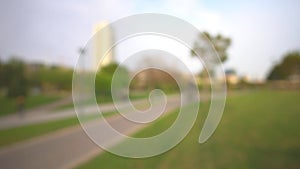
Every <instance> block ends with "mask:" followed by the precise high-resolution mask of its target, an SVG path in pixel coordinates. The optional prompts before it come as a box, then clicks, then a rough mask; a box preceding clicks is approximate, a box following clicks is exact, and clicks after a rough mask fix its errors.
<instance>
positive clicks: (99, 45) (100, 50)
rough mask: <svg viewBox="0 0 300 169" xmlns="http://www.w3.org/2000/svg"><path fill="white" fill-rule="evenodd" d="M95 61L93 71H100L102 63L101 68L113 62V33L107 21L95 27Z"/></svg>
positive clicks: (93, 49) (93, 60)
mask: <svg viewBox="0 0 300 169" xmlns="http://www.w3.org/2000/svg"><path fill="white" fill-rule="evenodd" d="M93 33H94V36H93V42H92V43H93V47H92V52H93V59H92V69H93V70H94V71H96V70H98V66H99V64H100V63H101V67H103V66H106V65H108V64H110V63H111V62H113V52H112V49H111V50H109V51H107V50H106V49H110V48H111V47H112V45H113V33H112V30H111V27H110V26H109V23H108V22H106V21H103V22H100V23H99V24H97V25H96V26H95V27H94V30H93Z"/></svg>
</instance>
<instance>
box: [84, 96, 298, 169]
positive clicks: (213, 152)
mask: <svg viewBox="0 0 300 169" xmlns="http://www.w3.org/2000/svg"><path fill="white" fill-rule="evenodd" d="M299 101H300V91H249V92H246V93H242V94H235V95H233V96H229V97H228V99H227V103H226V108H225V112H224V115H223V118H222V121H221V123H220V124H219V127H218V129H217V130H216V132H215V134H214V135H213V136H212V137H211V138H210V139H209V140H208V141H207V142H206V143H204V144H199V143H198V142H197V141H198V137H199V133H200V131H201V127H202V125H203V121H204V119H205V117H206V116H205V112H207V110H208V107H209V104H208V103H205V104H203V105H202V107H201V109H200V113H199V116H198V119H197V122H196V124H195V125H194V127H193V129H192V130H191V132H190V133H189V134H188V136H187V137H186V138H185V139H184V140H183V141H182V142H181V143H180V144H179V145H177V146H176V147H175V148H174V149H172V150H170V151H168V152H166V153H164V154H162V155H159V156H156V157H152V158H146V159H129V158H123V157H119V156H116V155H113V154H110V153H104V154H102V155H99V156H97V157H96V158H94V159H92V160H91V161H89V162H87V163H85V164H83V165H82V166H80V167H79V168H81V169H83V168H103V169H106V168H107V169H111V168H113V169H118V168H120V169H121V168H122V169H133V168H136V169H155V168H157V169H167V168H170V169H182V168H187V169H194V168H205V169H212V168H216V169H254V168H255V169H264V168H266V169H281V168H282V169H283V168H288V169H299V168H300V123H299V119H300V104H299ZM174 118H176V113H173V114H170V115H169V116H168V117H166V118H164V119H162V120H161V121H159V122H158V123H155V125H153V126H151V127H148V128H146V129H144V130H142V131H141V132H139V133H137V134H136V135H135V136H137V137H142V136H149V135H153V134H154V133H156V132H157V130H160V129H161V128H165V127H167V126H169V125H170V123H171V122H172V120H173V119H174Z"/></svg>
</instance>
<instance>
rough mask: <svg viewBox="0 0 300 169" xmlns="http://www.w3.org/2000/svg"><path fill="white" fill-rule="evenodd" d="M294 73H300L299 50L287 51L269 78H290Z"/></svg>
mask: <svg viewBox="0 0 300 169" xmlns="http://www.w3.org/2000/svg"><path fill="white" fill-rule="evenodd" d="M292 75H298V76H299V75H300V52H298V51H294V52H290V53H287V54H286V55H285V56H284V58H283V60H282V61H281V62H280V63H279V64H277V65H275V66H274V68H273V69H272V70H271V72H270V74H269V75H268V80H288V78H290V76H292Z"/></svg>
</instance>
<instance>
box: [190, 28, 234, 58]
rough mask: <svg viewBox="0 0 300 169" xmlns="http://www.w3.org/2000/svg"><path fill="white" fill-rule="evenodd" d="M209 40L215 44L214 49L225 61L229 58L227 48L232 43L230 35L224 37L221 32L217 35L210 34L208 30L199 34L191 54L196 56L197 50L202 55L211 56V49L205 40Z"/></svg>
mask: <svg viewBox="0 0 300 169" xmlns="http://www.w3.org/2000/svg"><path fill="white" fill-rule="evenodd" d="M206 40H209V41H210V43H211V44H212V45H213V46H214V49H215V50H216V52H217V53H218V55H219V57H220V59H221V61H222V62H225V61H226V60H227V58H228V54H227V49H228V48H229V46H230V45H231V40H230V38H228V37H224V36H223V35H221V34H218V35H216V36H213V35H210V34H209V33H208V32H203V34H199V36H198V39H197V40H196V42H195V43H194V47H193V50H191V55H192V56H196V52H197V53H198V54H200V55H201V56H202V57H210V56H209V55H210V53H209V51H210V49H209V48H208V46H206V45H205V44H204V45H203V42H206Z"/></svg>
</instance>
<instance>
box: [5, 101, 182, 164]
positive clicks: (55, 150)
mask: <svg viewBox="0 0 300 169" xmlns="http://www.w3.org/2000/svg"><path fill="white" fill-rule="evenodd" d="M179 102H180V99H179V97H172V98H170V99H169V98H168V103H167V105H166V107H165V111H164V114H166V113H167V112H170V111H172V110H174V109H176V108H178V107H179V105H180V103H179ZM107 107H108V108H107V109H109V108H110V106H107ZM153 110H154V111H155V109H153ZM68 111H70V110H68ZM68 111H67V112H68ZM70 113H72V112H70ZM66 114H67V113H66ZM73 114H75V113H74V112H73ZM107 121H108V122H109V123H110V124H111V125H112V126H114V128H115V129H117V130H118V131H119V132H121V133H123V134H126V135H130V134H133V133H135V132H137V131H138V130H140V129H142V128H144V127H145V126H147V125H146V124H139V125H137V123H133V122H131V121H129V120H127V119H125V118H124V117H123V116H120V115H116V116H112V117H109V118H107ZM99 125H100V126H101V125H104V119H99V120H95V121H91V122H89V123H88V128H89V130H91V131H93V128H95V129H96V128H97V130H94V132H99V130H98V129H99ZM100 128H101V127H100ZM104 141H105V142H107V143H109V144H111V145H115V144H117V143H118V142H120V141H122V140H117V139H116V138H112V137H106V138H104ZM102 152H103V150H102V149H100V148H99V147H98V146H97V145H96V144H95V143H94V142H93V141H92V140H91V139H89V138H88V136H87V135H86V134H85V132H84V131H83V129H82V128H81V127H80V126H73V127H70V128H66V129H62V130H60V131H57V132H53V133H50V134H47V135H44V136H40V137H37V138H34V139H31V140H28V141H24V142H21V143H17V144H14V145H12V146H7V147H4V148H1V149H0V165H1V168H3V169H19V168H20V169H40V168H43V169H54V168H73V167H76V166H78V165H79V164H81V163H83V162H86V161H88V160H89V159H91V158H92V157H94V156H96V155H98V154H100V153H102Z"/></svg>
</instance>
